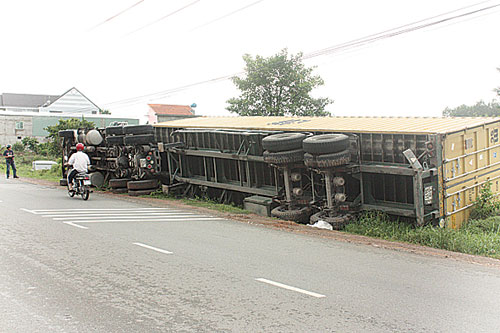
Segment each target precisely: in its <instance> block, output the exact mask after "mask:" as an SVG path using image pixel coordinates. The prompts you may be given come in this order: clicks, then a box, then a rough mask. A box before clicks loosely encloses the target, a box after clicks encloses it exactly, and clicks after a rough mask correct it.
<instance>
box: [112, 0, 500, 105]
mask: <svg viewBox="0 0 500 333" xmlns="http://www.w3.org/2000/svg"><path fill="white" fill-rule="evenodd" d="M485 2H490V1H482V2H479V3H476V4H474V5H470V6H467V7H462V8H460V9H456V10H453V11H450V12H446V13H443V14H439V15H436V16H432V17H429V18H426V19H423V20H419V21H416V22H412V23H409V24H405V25H402V26H399V27H397V28H393V29H389V30H385V31H383V32H380V33H376V34H371V35H368V36H365V37H362V38H358V39H354V40H352V41H349V42H345V43H341V44H338V45H334V46H331V47H328V48H325V49H322V50H319V51H315V52H312V53H309V54H307V55H305V56H303V57H302V59H310V58H314V57H318V56H323V55H328V54H332V53H338V52H341V51H346V50H350V49H353V48H358V47H362V46H365V45H367V44H371V43H374V42H376V41H379V40H382V39H386V38H391V37H395V36H399V35H401V34H405V33H409V32H413V31H416V30H420V29H424V28H427V27H430V26H434V25H438V24H442V23H444V22H449V21H451V20H455V19H458V18H463V17H467V16H470V15H473V14H477V13H480V12H484V11H487V10H491V9H493V8H496V7H500V4H495V5H491V6H488V7H483V8H480V9H477V10H473V11H469V12H466V13H462V14H459V15H454V16H451V17H447V18H444V19H440V20H437V21H433V22H429V23H425V24H420V25H417V26H414V25H415V24H418V23H422V22H426V21H429V20H431V19H435V18H438V17H442V16H444V15H448V14H450V13H455V12H457V11H460V10H463V9H467V8H471V7H474V6H478V5H480V4H483V3H485ZM401 28H405V29H401ZM241 74H244V72H239V73H236V74H232V75H225V76H221V77H218V78H215V79H210V80H204V81H199V82H196V83H192V84H188V85H185V86H181V87H177V88H171V89H168V90H163V91H159V92H156V93H152V94H147V95H142V96H138V97H133V98H129V99H124V100H119V101H115V102H111V103H108V104H105V105H106V106H108V107H109V106H115V107H120V106H121V107H125V106H132V105H135V104H139V103H142V102H143V101H144V99H159V98H162V97H166V96H168V95H171V94H173V93H176V92H179V91H183V90H186V89H189V88H192V87H195V86H199V85H204V84H208V83H217V82H220V81H224V80H227V79H230V78H232V77H234V76H237V75H241Z"/></svg>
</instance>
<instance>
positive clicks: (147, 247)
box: [133, 243, 173, 254]
mask: <svg viewBox="0 0 500 333" xmlns="http://www.w3.org/2000/svg"><path fill="white" fill-rule="evenodd" d="M133 244H134V245H138V246H142V247H144V248H146V249H150V250H153V251H157V252H161V253H165V254H173V252H170V251H167V250H162V249H159V248H157V247H153V246H149V245H146V244H142V243H133Z"/></svg>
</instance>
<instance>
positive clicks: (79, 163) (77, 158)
mask: <svg viewBox="0 0 500 333" xmlns="http://www.w3.org/2000/svg"><path fill="white" fill-rule="evenodd" d="M84 148H85V146H84V145H83V143H78V144H77V145H76V153H74V154H73V155H71V157H70V158H69V161H68V163H67V165H71V166H73V169H72V170H71V171H70V173H69V174H68V186H69V189H70V190H72V189H73V179H74V178H75V176H76V175H77V174H78V173H80V172H84V173H87V172H88V166H89V165H90V159H89V156H88V155H87V154H85V153H84V152H83V149H84Z"/></svg>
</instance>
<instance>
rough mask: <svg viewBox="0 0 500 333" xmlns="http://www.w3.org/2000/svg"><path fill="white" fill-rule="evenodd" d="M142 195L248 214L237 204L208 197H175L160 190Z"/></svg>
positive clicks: (225, 211)
mask: <svg viewBox="0 0 500 333" xmlns="http://www.w3.org/2000/svg"><path fill="white" fill-rule="evenodd" d="M144 197H147V198H151V197H153V198H157V199H166V200H176V201H180V202H182V203H184V204H186V205H190V206H195V207H202V208H208V209H213V210H216V211H219V212H223V213H231V214H250V212H249V211H247V210H245V209H243V208H240V207H237V206H233V205H226V204H220V203H218V202H215V201H212V200H208V199H204V198H193V199H190V198H176V197H174V196H171V195H166V194H164V193H163V192H162V191H161V190H158V191H156V192H153V193H151V194H150V195H146V196H144Z"/></svg>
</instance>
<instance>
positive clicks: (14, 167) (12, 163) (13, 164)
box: [5, 158, 17, 178]
mask: <svg viewBox="0 0 500 333" xmlns="http://www.w3.org/2000/svg"><path fill="white" fill-rule="evenodd" d="M5 162H6V163H7V178H9V174H10V168H11V167H12V171H13V173H14V177H17V169H16V163H15V162H14V160H13V159H12V158H7V159H6V160H5Z"/></svg>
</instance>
